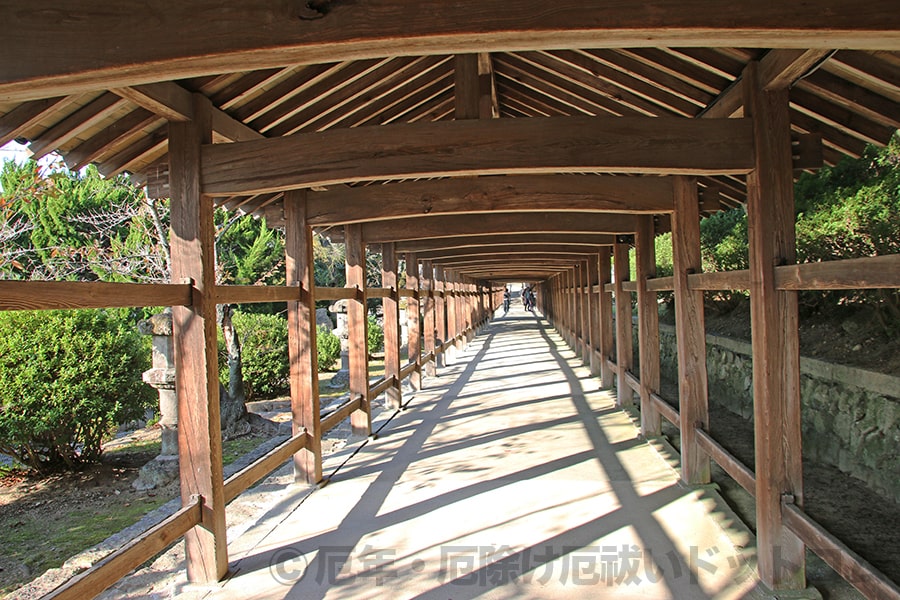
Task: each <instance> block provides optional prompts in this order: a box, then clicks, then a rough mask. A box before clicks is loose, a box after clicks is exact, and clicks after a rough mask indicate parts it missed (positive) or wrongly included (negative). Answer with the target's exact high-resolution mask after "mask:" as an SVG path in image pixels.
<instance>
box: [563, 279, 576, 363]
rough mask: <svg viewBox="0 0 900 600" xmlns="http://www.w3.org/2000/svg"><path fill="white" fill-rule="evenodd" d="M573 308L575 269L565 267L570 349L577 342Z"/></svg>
mask: <svg viewBox="0 0 900 600" xmlns="http://www.w3.org/2000/svg"><path fill="white" fill-rule="evenodd" d="M575 310H576V308H575V269H574V268H570V269H566V322H567V330H568V333H569V347H570V348H572V350H575V348H576V347H577V344H578V329H577V328H576V324H575ZM576 352H577V351H576Z"/></svg>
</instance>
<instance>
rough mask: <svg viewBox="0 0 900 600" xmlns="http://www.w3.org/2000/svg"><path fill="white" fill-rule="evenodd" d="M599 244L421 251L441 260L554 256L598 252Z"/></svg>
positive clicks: (523, 245)
mask: <svg viewBox="0 0 900 600" xmlns="http://www.w3.org/2000/svg"><path fill="white" fill-rule="evenodd" d="M598 247H599V246H576V245H571V246H565V245H560V246H555V245H554V246H551V245H539V244H514V245H513V244H511V245H497V246H481V247H476V248H447V249H446V250H430V251H427V252H419V253H418V254H419V257H420V258H422V259H433V260H435V261H441V260H444V259H451V260H452V259H454V258H460V257H467V256H468V257H478V256H485V257H491V256H497V255H501V254H502V255H515V254H535V253H540V254H541V255H543V256H548V257H552V256H553V255H555V254H585V255H587V254H596V252H597V248H598Z"/></svg>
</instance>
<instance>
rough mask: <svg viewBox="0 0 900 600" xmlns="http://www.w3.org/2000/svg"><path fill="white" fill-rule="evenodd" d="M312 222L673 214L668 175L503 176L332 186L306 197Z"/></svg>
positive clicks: (315, 223) (323, 223) (338, 222)
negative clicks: (538, 214) (529, 214)
mask: <svg viewBox="0 0 900 600" xmlns="http://www.w3.org/2000/svg"><path fill="white" fill-rule="evenodd" d="M308 210H309V211H310V217H309V218H310V223H312V224H314V225H334V224H344V223H355V222H363V221H373V220H385V219H396V218H407V217H415V216H426V215H427V216H435V215H449V214H457V213H466V214H471V213H480V212H519V211H531V212H535V211H537V212H543V211H549V210H552V211H567V212H581V211H591V212H620V213H643V212H652V213H660V212H666V211H671V210H672V184H671V181H670V179H669V178H666V177H613V176H609V175H549V174H548V175H507V176H506V177H476V178H463V179H450V180H438V181H404V182H401V183H389V184H386V185H372V186H359V187H347V186H336V187H332V188H329V189H327V190H324V191H319V192H314V193H310V194H309V205H308Z"/></svg>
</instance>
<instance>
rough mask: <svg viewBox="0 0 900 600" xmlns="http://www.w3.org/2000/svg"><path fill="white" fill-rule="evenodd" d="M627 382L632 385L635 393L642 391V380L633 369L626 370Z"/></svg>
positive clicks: (629, 385)
mask: <svg viewBox="0 0 900 600" xmlns="http://www.w3.org/2000/svg"><path fill="white" fill-rule="evenodd" d="M625 384H626V385H627V386H628V387H630V388H631V389H632V391H633V392H634V393H635V394H639V393H640V392H641V380H640V379H638V378H637V376H636V375H635V374H634V373H632V372H631V371H625Z"/></svg>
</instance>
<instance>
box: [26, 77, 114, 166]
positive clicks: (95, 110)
mask: <svg viewBox="0 0 900 600" xmlns="http://www.w3.org/2000/svg"><path fill="white" fill-rule="evenodd" d="M124 105H125V101H124V100H122V99H121V98H119V97H118V96H116V95H115V94H110V93H108V92H107V93H104V94H101V95H100V96H99V97H98V98H96V99H94V100H93V101H91V102H89V103H87V104H85V105H84V106H82V107H81V108H79V109H78V110H76V111H75V112H73V113H72V114H71V115H69V116H67V117H66V118H64V119H62V120H61V121H59V122H57V123H56V124H54V125H53V126H52V127H50V128H48V129H47V130H46V131H44V132H43V133H41V134H40V135H39V136H37V137H36V138H34V139H33V140H31V143H30V144H29V145H28V151H29V152H31V158H32V159H33V160H40V159H41V158H43V157H44V156H46V155H48V154H50V153H51V152H53V151H54V150H56V149H57V148H58V147H59V146H61V145H63V144H65V143H66V142H67V141H69V140H71V139H72V138H74V137H75V136H77V135H78V134H80V133H81V132H83V131H85V130H87V129H90V128H91V127H93V126H94V125H96V124H98V123H100V122H101V121H103V120H104V119H106V118H107V117H109V116H110V115H112V114H113V113H115V112H116V111H117V110H119V109H120V108H122V107H123V106H124Z"/></svg>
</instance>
